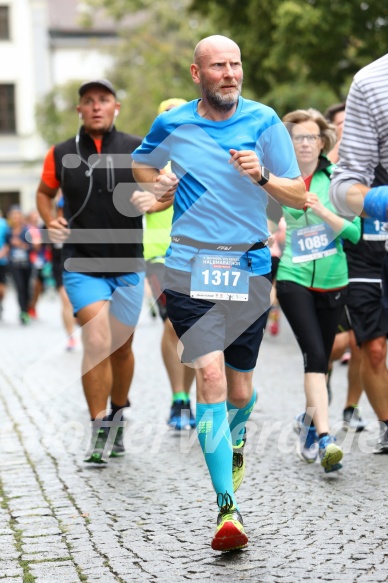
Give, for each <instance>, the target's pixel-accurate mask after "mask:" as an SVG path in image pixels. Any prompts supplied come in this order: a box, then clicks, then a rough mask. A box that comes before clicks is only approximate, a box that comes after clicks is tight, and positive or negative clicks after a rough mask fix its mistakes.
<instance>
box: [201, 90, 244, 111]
mask: <svg viewBox="0 0 388 583" xmlns="http://www.w3.org/2000/svg"><path fill="white" fill-rule="evenodd" d="M239 96H240V92H239V93H238V95H237V97H236V98H234V97H233V101H226V99H227V96H224V95H220V94H219V93H212V92H210V91H208V92H207V94H206V97H207V100H208V102H209V103H210V104H211V106H212V107H214V109H216V110H217V111H221V112H227V111H230V110H231V109H233V107H234V106H235V105H236V103H237V101H238V98H239Z"/></svg>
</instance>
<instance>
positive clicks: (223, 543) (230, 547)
mask: <svg viewBox="0 0 388 583" xmlns="http://www.w3.org/2000/svg"><path fill="white" fill-rule="evenodd" d="M247 544H248V537H247V535H246V534H245V532H244V531H241V530H240V529H239V528H238V527H237V525H236V524H235V523H234V522H232V521H228V522H225V524H223V526H222V527H221V528H220V530H218V531H217V532H216V534H215V535H214V538H213V540H212V545H211V546H212V549H213V551H221V552H222V551H236V550H238V549H242V548H244V547H245V546H246V545H247Z"/></svg>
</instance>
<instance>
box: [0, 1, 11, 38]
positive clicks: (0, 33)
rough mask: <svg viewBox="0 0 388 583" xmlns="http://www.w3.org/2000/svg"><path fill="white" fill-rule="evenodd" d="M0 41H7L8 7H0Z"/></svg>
mask: <svg viewBox="0 0 388 583" xmlns="http://www.w3.org/2000/svg"><path fill="white" fill-rule="evenodd" d="M0 40H9V6H0Z"/></svg>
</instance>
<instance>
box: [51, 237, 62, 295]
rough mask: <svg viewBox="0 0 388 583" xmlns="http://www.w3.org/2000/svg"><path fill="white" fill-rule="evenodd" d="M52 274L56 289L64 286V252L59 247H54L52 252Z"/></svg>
mask: <svg viewBox="0 0 388 583" xmlns="http://www.w3.org/2000/svg"><path fill="white" fill-rule="evenodd" d="M51 254H52V273H53V278H54V281H55V287H56V289H59V288H60V287H62V286H63V279H62V272H63V261H62V250H61V249H58V248H57V247H53V248H52V251H51Z"/></svg>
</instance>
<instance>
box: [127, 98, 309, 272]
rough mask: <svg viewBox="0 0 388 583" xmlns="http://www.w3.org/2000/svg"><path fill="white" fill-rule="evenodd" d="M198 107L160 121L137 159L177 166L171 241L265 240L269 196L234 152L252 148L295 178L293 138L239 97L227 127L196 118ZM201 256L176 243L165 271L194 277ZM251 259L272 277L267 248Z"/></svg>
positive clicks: (261, 108) (265, 110)
mask: <svg viewBox="0 0 388 583" xmlns="http://www.w3.org/2000/svg"><path fill="white" fill-rule="evenodd" d="M198 101H199V100H195V101H191V102H189V103H187V104H184V105H181V106H179V107H175V108H173V109H171V110H170V111H168V112H165V113H162V114H161V115H159V116H158V117H157V118H156V120H155V121H154V123H153V125H152V127H151V129H150V132H149V133H148V135H147V136H146V137H145V138H144V140H143V142H142V144H141V145H140V146H139V147H138V148H137V149H136V150H135V151H134V152H133V153H132V158H133V160H134V161H135V162H139V163H143V164H148V165H149V166H152V167H154V168H158V169H162V168H164V167H165V165H166V164H167V162H168V161H169V160H171V170H172V172H174V173H175V174H176V175H177V177H178V178H179V186H178V189H177V192H176V194H175V199H174V216H173V225H172V230H171V236H186V237H190V238H192V239H195V240H197V241H201V242H203V243H212V244H225V245H228V244H230V245H232V244H251V245H254V243H257V242H259V241H265V240H266V239H267V238H268V235H269V233H268V226H267V216H266V207H267V202H268V198H267V193H266V192H265V190H264V189H262V188H261V187H260V186H258V185H257V183H256V184H254V183H253V182H251V180H250V179H249V178H248V177H247V176H242V175H241V174H240V173H239V172H238V170H237V169H236V168H234V167H233V165H232V164H230V163H229V160H230V157H231V156H230V153H229V150H230V149H231V148H233V149H236V150H254V151H256V153H257V155H258V157H259V159H260V161H261V163H262V164H263V165H264V166H266V167H267V168H268V169H269V171H270V172H271V173H273V174H274V175H276V176H278V177H284V178H296V177H297V176H299V175H300V170H299V167H298V164H297V161H296V157H295V153H294V148H293V145H292V142H291V139H290V136H289V134H288V132H287V130H286V128H285V127H284V125H283V124H282V122H281V120H280V119H279V117H278V116H277V114H276V113H275V112H274V111H273V109H271V108H270V107H267V106H265V105H262V104H260V103H257V102H255V101H250V100H247V99H243V98H241V97H240V98H239V102H238V106H237V110H236V112H235V113H234V115H233V116H231V117H230V118H229V119H227V120H225V121H212V120H208V119H204V118H203V117H201V116H200V115H198V113H197V106H198ZM195 253H196V249H195V248H194V247H188V246H185V245H181V244H177V243H172V244H171V246H170V248H169V250H168V252H167V259H166V266H167V267H172V268H174V269H180V270H183V271H190V259H191V258H192V257H193V255H194V254H195ZM249 256H250V258H251V259H252V268H253V272H254V273H257V274H261V275H263V274H265V273H268V272H269V271H270V261H271V259H270V253H269V250H268V249H267V248H264V249H259V250H257V251H253V252H252V251H250V252H249Z"/></svg>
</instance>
